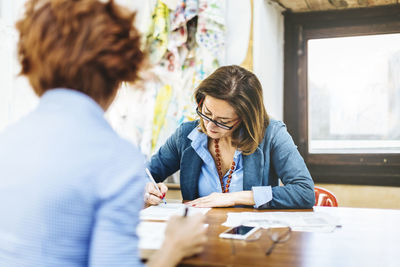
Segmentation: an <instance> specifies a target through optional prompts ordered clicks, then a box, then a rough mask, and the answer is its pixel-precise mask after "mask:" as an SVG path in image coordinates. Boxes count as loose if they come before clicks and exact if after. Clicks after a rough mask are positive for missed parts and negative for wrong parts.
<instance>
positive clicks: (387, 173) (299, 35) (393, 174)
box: [284, 5, 400, 186]
mask: <svg viewBox="0 0 400 267" xmlns="http://www.w3.org/2000/svg"><path fill="white" fill-rule="evenodd" d="M284 17H285V45H284V55H285V59H284V121H285V123H286V125H287V128H288V131H289V132H290V133H291V135H292V137H293V140H294V142H295V143H296V145H297V146H298V149H299V152H300V154H301V155H302V156H303V158H304V160H305V162H306V164H307V166H308V168H309V170H310V172H311V175H312V177H313V179H314V181H315V182H320V183H334V184H361V185H387V186H400V154H394V153H391V154H365V153H364V154H362V153H357V154H325V153H324V154H310V153H309V151H308V97H307V93H308V92H307V41H308V40H310V39H319V38H332V37H348V36H359V35H374V34H386V33H400V7H399V6H398V5H393V6H385V7H375V8H364V9H351V10H335V11H321V12H308V13H292V12H290V11H287V12H285V13H284Z"/></svg>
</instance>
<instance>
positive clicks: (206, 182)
mask: <svg viewBox="0 0 400 267" xmlns="http://www.w3.org/2000/svg"><path fill="white" fill-rule="evenodd" d="M188 138H189V139H190V140H192V147H193V149H194V150H195V151H196V153H197V154H198V155H199V157H200V158H201V159H202V161H203V165H202V167H201V171H200V177H199V196H200V197H204V196H208V195H209V194H211V193H213V192H218V193H222V188H221V183H220V181H219V177H218V171H217V167H216V166H215V162H214V159H213V157H212V156H211V154H210V151H209V150H208V148H207V144H208V138H207V135H206V134H204V133H202V132H199V131H198V128H194V129H193V130H192V131H191V132H190V134H189V135H188ZM233 160H234V161H235V170H234V172H233V173H232V179H231V183H230V186H229V192H240V191H243V166H242V165H243V164H242V152H241V151H239V150H235V154H234V156H233ZM228 175H229V170H228V172H227V173H226V174H225V175H224V177H223V178H222V181H223V183H224V186H225V185H226V182H227V180H228ZM253 197H254V202H255V203H256V205H255V206H254V207H255V208H258V207H260V206H262V205H264V204H266V203H267V202H269V201H270V200H271V199H272V192H271V187H270V186H263V187H254V188H253Z"/></svg>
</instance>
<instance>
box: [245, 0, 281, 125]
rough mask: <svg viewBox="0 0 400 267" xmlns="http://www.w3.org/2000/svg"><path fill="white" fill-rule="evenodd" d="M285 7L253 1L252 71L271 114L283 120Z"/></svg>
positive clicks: (267, 0) (266, 1)
mask: <svg viewBox="0 0 400 267" xmlns="http://www.w3.org/2000/svg"><path fill="white" fill-rule="evenodd" d="M282 11H283V10H282V8H281V7H279V6H278V5H277V4H275V3H273V2H271V1H269V0H254V13H253V14H254V20H253V21H254V24H253V71H254V73H255V74H256V75H257V77H258V78H259V80H260V82H261V84H262V86H263V90H264V103H265V106H266V109H267V112H268V114H269V115H270V116H271V117H272V118H275V119H279V120H283V59H284V57H283V45H284V19H283V15H282Z"/></svg>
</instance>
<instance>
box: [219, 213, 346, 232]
mask: <svg viewBox="0 0 400 267" xmlns="http://www.w3.org/2000/svg"><path fill="white" fill-rule="evenodd" d="M240 224H243V225H248V226H258V227H262V228H272V227H283V226H290V227H291V228H292V230H293V231H303V232H332V231H333V230H334V229H335V228H336V227H340V223H339V219H338V218H336V217H333V216H331V215H330V214H327V213H324V212H318V211H314V212H229V213H228V219H227V220H226V222H224V223H223V224H222V225H224V226H228V227H232V226H237V225H240Z"/></svg>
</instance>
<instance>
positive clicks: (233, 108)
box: [146, 66, 315, 208]
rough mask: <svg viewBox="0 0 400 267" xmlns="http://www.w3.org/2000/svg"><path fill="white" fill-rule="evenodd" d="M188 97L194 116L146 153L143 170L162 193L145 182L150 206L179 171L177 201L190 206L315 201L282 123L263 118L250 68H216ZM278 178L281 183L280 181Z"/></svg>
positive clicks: (281, 205) (299, 204) (310, 203)
mask: <svg viewBox="0 0 400 267" xmlns="http://www.w3.org/2000/svg"><path fill="white" fill-rule="evenodd" d="M194 96H195V99H196V102H197V105H198V106H197V109H196V111H197V114H198V115H199V117H200V120H198V121H193V122H187V123H183V124H182V125H181V126H180V127H179V128H178V129H177V130H176V131H175V133H174V134H173V135H172V136H170V137H169V139H168V140H167V141H166V143H165V144H164V145H163V146H161V148H160V149H159V151H158V152H157V153H156V154H155V155H153V157H152V158H151V161H150V163H149V169H150V171H151V173H152V175H153V176H154V177H155V179H156V181H157V182H159V183H158V186H159V188H160V191H161V194H160V193H159V192H158V190H156V188H155V186H154V185H153V184H151V183H148V184H147V185H146V192H147V193H148V194H146V196H147V197H146V202H147V203H148V204H153V205H154V204H158V203H159V202H160V201H161V198H162V197H163V195H164V194H165V192H166V191H167V190H168V189H167V187H166V185H165V184H163V183H161V182H162V181H163V180H164V179H166V178H167V177H168V176H169V175H171V174H173V173H174V172H176V171H178V170H180V186H181V191H182V196H183V199H184V200H191V201H190V202H188V204H189V205H192V206H195V207H229V206H235V205H254V207H256V208H311V207H312V206H313V205H314V202H315V196H314V183H313V180H312V178H311V176H310V173H309V171H308V169H307V167H306V165H305V163H304V160H303V158H302V157H301V155H300V154H299V152H298V150H297V147H296V145H295V144H294V142H293V140H292V138H291V136H290V135H289V133H288V132H287V130H286V127H285V125H284V124H283V123H282V122H281V121H276V120H272V119H271V120H270V119H269V118H268V115H267V112H266V110H265V107H264V103H263V95H262V88H261V84H260V82H259V80H258V79H257V77H256V76H255V75H254V74H253V73H251V72H249V71H247V70H246V69H244V68H242V67H239V66H225V67H221V68H219V69H217V70H216V71H215V72H214V73H213V74H211V75H210V76H209V77H208V78H206V79H205V80H204V81H203V82H202V83H201V84H200V85H199V87H198V88H197V89H196V91H195V94H194ZM279 179H280V180H281V181H282V183H283V185H284V186H278V185H279Z"/></svg>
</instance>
